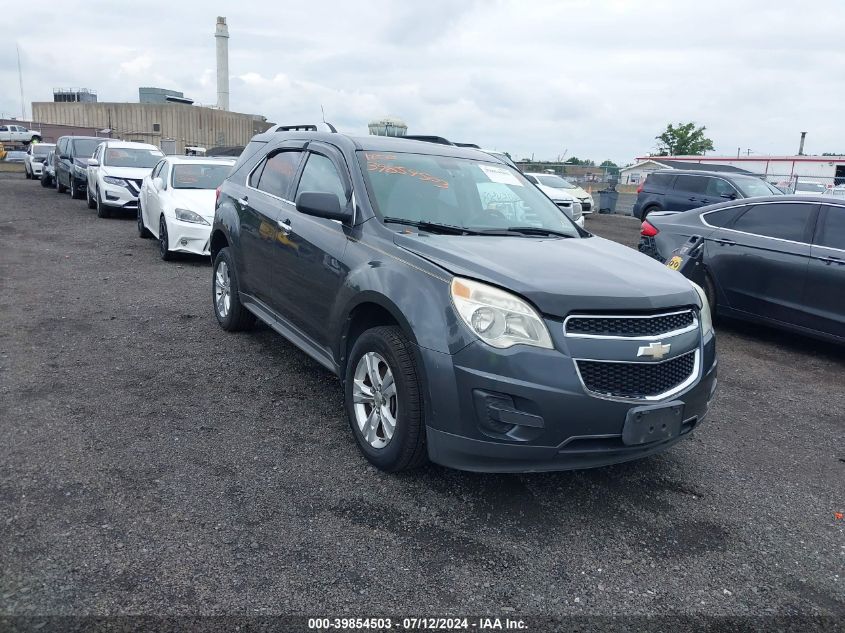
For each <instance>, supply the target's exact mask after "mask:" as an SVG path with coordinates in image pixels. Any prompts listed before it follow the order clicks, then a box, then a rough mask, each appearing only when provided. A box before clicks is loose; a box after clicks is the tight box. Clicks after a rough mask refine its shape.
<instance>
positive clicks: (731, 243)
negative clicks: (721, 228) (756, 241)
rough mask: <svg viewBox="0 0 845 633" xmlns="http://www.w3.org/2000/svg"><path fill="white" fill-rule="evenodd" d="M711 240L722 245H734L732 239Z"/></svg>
mask: <svg viewBox="0 0 845 633" xmlns="http://www.w3.org/2000/svg"><path fill="white" fill-rule="evenodd" d="M713 241H714V242H716V244H721V245H722V246H736V242H734V241H733V240H723V239H718V240H713Z"/></svg>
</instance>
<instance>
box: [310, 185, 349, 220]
mask: <svg viewBox="0 0 845 633" xmlns="http://www.w3.org/2000/svg"><path fill="white" fill-rule="evenodd" d="M296 210H297V211H299V212H300V213H304V214H305V215H313V216H314V217H317V218H326V219H327V220H340V221H341V222H347V221H349V220H351V219H352V215H351V214H350V213H349V212H348V211H346V210H345V209H342V208H341V206H340V200H338V199H337V196H336V195H335V194H333V193H322V192H316V191H303V192H302V193H301V194H299V195H298V196H296Z"/></svg>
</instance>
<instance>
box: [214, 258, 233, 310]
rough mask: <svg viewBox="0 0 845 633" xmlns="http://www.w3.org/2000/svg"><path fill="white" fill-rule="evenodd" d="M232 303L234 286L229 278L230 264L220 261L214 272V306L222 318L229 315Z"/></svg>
mask: <svg viewBox="0 0 845 633" xmlns="http://www.w3.org/2000/svg"><path fill="white" fill-rule="evenodd" d="M231 304H232V286H231V279H230V278H229V266H228V265H227V264H226V262H220V264H219V265H218V266H217V271H215V273H214V307H215V309H216V310H217V314H218V315H219V316H220V318H221V319H225V318H226V317H227V316H229V308H230V307H231Z"/></svg>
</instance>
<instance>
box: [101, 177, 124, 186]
mask: <svg viewBox="0 0 845 633" xmlns="http://www.w3.org/2000/svg"><path fill="white" fill-rule="evenodd" d="M103 182H105V183H107V184H109V185H117V186H118V187H125V186H126V181H125V180H124V179H123V178H115V177H113V176H103Z"/></svg>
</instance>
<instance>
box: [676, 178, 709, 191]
mask: <svg viewBox="0 0 845 633" xmlns="http://www.w3.org/2000/svg"><path fill="white" fill-rule="evenodd" d="M708 180H709V178H702V177H701V176H678V178H677V179H676V180H675V191H684V192H689V193H704V191H705V190H706V189H707V181H708Z"/></svg>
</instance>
